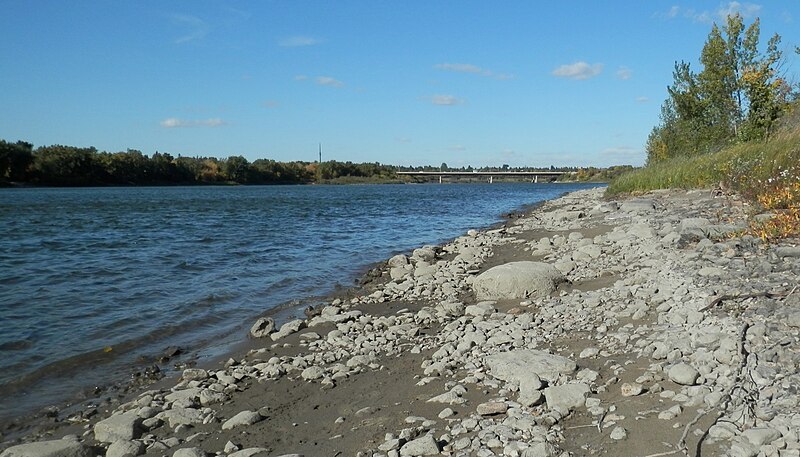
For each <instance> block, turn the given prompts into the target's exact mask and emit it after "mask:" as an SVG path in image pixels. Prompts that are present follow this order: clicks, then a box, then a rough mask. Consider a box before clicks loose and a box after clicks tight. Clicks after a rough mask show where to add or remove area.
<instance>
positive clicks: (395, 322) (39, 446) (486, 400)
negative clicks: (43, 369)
mask: <svg viewBox="0 0 800 457" xmlns="http://www.w3.org/2000/svg"><path fill="white" fill-rule="evenodd" d="M602 195H603V190H602V189H593V190H586V191H579V192H575V193H571V194H568V195H566V196H564V197H562V198H559V199H556V200H553V201H550V202H547V203H546V204H544V205H543V206H541V207H539V208H536V209H535V210H533V211H532V212H531V213H529V214H526V215H525V216H524V217H519V218H516V219H514V220H512V221H509V222H507V223H506V224H505V225H504V226H503V227H498V228H495V229H491V230H487V231H470V232H469V233H468V234H466V235H464V236H462V237H459V238H457V239H455V240H453V241H452V242H451V243H449V244H446V245H444V246H426V247H423V248H420V249H416V250H415V251H414V252H413V253H412V254H411V255H409V256H406V255H398V256H395V257H393V258H392V259H390V260H389V261H388V262H386V264H385V265H384V266H383V267H382V268H381V269H380V270H378V271H377V272H376V274H374V275H373V277H372V280H371V281H370V282H368V283H367V284H365V285H364V286H363V287H362V288H360V289H359V290H358V292H357V293H355V294H354V295H353V296H352V297H348V298H346V299H336V300H333V301H331V303H329V304H328V305H327V306H324V307H321V308H320V309H317V310H314V311H312V312H309V313H308V314H309V316H308V318H307V319H304V320H293V321H290V322H287V323H284V324H283V325H281V326H280V327H279V328H278V329H275V328H274V322H272V321H271V320H270V319H268V318H265V319H262V320H260V321H259V322H257V323H256V324H255V325H254V326H253V330H252V341H251V342H252V348H251V349H250V350H248V351H247V352H246V353H243V354H241V356H238V357H234V358H231V359H229V360H228V361H227V362H225V363H224V364H223V365H221V366H215V367H205V368H191V369H187V370H185V371H184V372H183V376H182V378H181V379H180V380H179V381H178V382H177V383H175V381H173V382H172V385H165V386H163V387H161V388H152V389H150V390H148V391H146V392H141V393H140V394H138V395H137V396H135V397H132V398H130V399H128V400H127V401H125V402H121V403H119V404H117V405H114V408H113V409H112V408H106V409H103V410H100V411H87V412H85V414H78V415H74V416H72V417H71V418H69V419H68V420H67V419H66V418H65V419H64V420H63V421H62V422H63V426H62V427H59V428H55V430H54V431H52V432H51V433H50V434H48V435H45V436H42V435H39V436H33V437H29V438H28V440H27V441H29V442H27V443H22V444H20V443H18V442H14V443H10V442H6V443H4V445H3V447H4V448H5V450H4V451H3V452H2V454H0V457H17V456H20V457H21V456H53V457H79V456H90V455H106V456H108V457H123V456H136V455H152V456H162V455H164V456H174V457H196V456H212V455H219V456H230V457H251V456H296V455H305V456H340V455H341V456H370V457H375V456H382V457H384V456H385V457H391V456H426V455H450V456H492V455H502V456H512V457H514V456H524V457H553V456H593V455H608V456H642V457H645V456H647V457H656V456H666V455H690V456H697V455H705V456H714V455H729V456H736V457H740V456H741V457H753V456H764V457H772V456H776V457H787V456H797V457H800V407H799V406H800V372H798V365H800V345H799V344H798V339H799V338H800V291H798V290H796V289H797V286H798V277H800V247H797V246H796V245H793V244H791V243H783V244H780V245H769V246H768V245H764V244H763V243H761V242H760V240H758V239H755V238H753V237H750V236H746V235H745V236H741V235H740V233H741V230H742V229H743V228H744V227H745V226H746V224H747V217H748V213H749V209H748V208H747V207H746V205H745V204H743V203H742V202H741V201H739V200H738V199H737V198H736V197H734V196H714V195H712V193H711V192H710V191H689V192H686V191H664V192H657V193H652V194H649V195H647V196H644V197H639V198H635V199H626V200H621V201H607V200H604V199H603V196H602Z"/></svg>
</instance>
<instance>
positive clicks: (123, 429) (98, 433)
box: [94, 411, 142, 443]
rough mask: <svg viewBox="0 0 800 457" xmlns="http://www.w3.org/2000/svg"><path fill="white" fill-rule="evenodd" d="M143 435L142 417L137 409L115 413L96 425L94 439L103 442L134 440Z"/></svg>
mask: <svg viewBox="0 0 800 457" xmlns="http://www.w3.org/2000/svg"><path fill="white" fill-rule="evenodd" d="M141 435H142V418H141V417H139V415H138V414H136V411H129V412H127V413H122V414H115V415H113V416H111V417H109V418H108V419H104V420H101V421H100V422H98V423H97V424H95V426H94V439H96V440H97V441H100V442H101V443H113V442H114V441H119V440H134V439H136V438H139V437H140V436H141Z"/></svg>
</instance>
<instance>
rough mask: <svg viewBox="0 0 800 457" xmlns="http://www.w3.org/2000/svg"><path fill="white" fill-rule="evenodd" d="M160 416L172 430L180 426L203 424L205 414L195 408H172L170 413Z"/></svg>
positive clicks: (160, 414) (166, 412) (163, 413)
mask: <svg viewBox="0 0 800 457" xmlns="http://www.w3.org/2000/svg"><path fill="white" fill-rule="evenodd" d="M159 416H160V418H162V419H165V420H166V421H168V422H169V426H170V427H171V428H175V427H177V426H179V425H194V424H201V423H203V413H201V412H200V410H198V409H195V408H172V409H170V410H169V411H164V412H162V413H159ZM157 417H158V416H157Z"/></svg>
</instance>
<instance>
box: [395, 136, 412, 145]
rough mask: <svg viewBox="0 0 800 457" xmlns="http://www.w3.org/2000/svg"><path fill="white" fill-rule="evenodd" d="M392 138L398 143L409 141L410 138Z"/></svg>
mask: <svg viewBox="0 0 800 457" xmlns="http://www.w3.org/2000/svg"><path fill="white" fill-rule="evenodd" d="M394 140H395V141H397V142H398V143H411V138H409V137H407V136H401V137H397V138H395V139H394Z"/></svg>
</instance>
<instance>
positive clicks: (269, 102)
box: [261, 100, 281, 108]
mask: <svg viewBox="0 0 800 457" xmlns="http://www.w3.org/2000/svg"><path fill="white" fill-rule="evenodd" d="M261 106H263V107H264V108H277V107H279V106H281V103H280V102H279V101H277V100H264V102H263V103H261Z"/></svg>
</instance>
